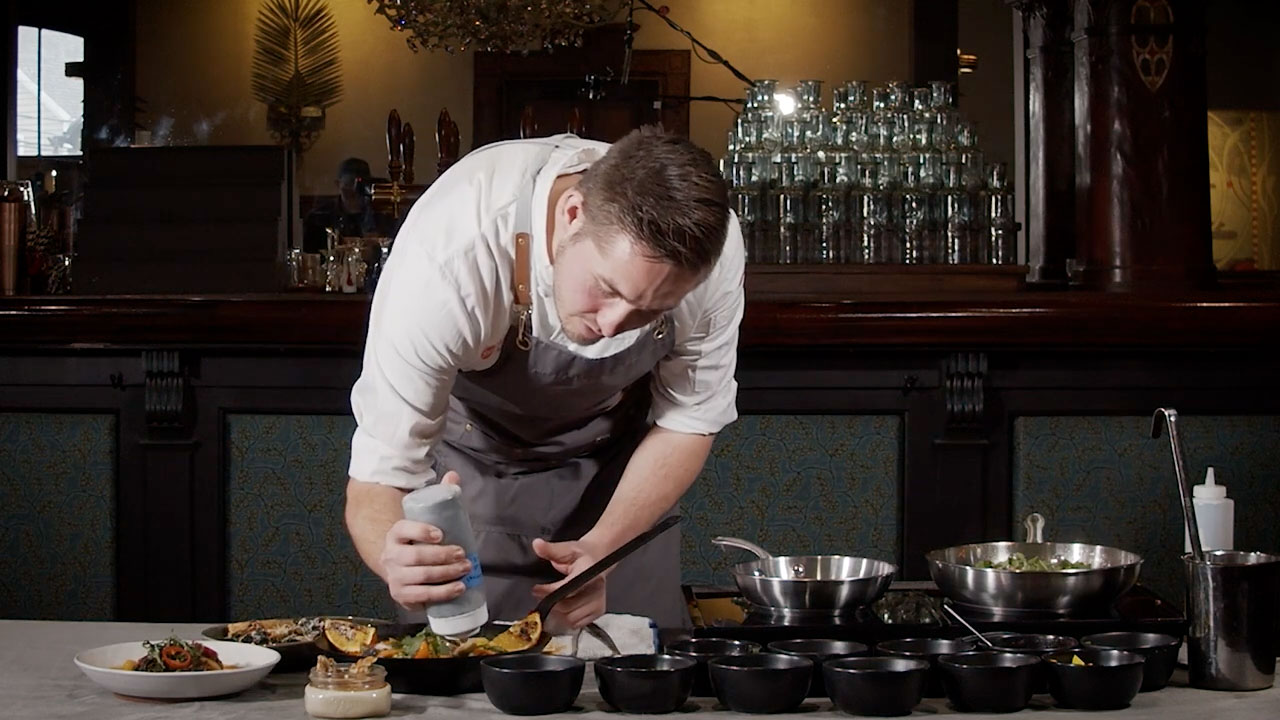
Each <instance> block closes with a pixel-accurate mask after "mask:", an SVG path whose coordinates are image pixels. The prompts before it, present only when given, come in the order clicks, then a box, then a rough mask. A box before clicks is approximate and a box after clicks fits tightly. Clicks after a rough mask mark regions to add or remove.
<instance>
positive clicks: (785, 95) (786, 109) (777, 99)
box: [773, 92, 796, 115]
mask: <svg viewBox="0 0 1280 720" xmlns="http://www.w3.org/2000/svg"><path fill="white" fill-rule="evenodd" d="M773 102H774V105H775V106H777V108H778V114H779V115H790V114H791V113H793V112H795V111H796V96H795V95H792V94H791V93H789V92H779V93H774V94H773Z"/></svg>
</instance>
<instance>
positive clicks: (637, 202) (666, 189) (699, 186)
mask: <svg viewBox="0 0 1280 720" xmlns="http://www.w3.org/2000/svg"><path fill="white" fill-rule="evenodd" d="M578 190H579V191H580V192H581V193H582V197H583V208H584V211H585V218H586V222H587V226H588V227H595V228H603V229H608V230H620V231H622V232H624V233H626V235H627V236H628V237H630V238H631V239H632V240H633V241H635V242H636V243H638V244H639V245H640V248H641V250H642V251H643V252H644V253H645V254H646V255H648V256H649V257H652V258H654V259H656V260H661V261H663V262H667V263H671V264H672V265H675V266H676V267H679V268H682V269H685V270H690V271H692V272H695V273H699V274H701V273H703V272H705V271H706V270H708V269H709V268H711V267H712V266H713V265H715V263H716V260H717V259H718V258H719V257H720V251H721V249H723V247H724V238H725V231H726V229H727V228H728V226H729V189H728V187H727V186H726V184H725V181H724V177H723V176H722V175H721V174H720V170H719V168H718V167H717V166H716V162H715V160H714V159H712V157H711V154H710V153H708V152H707V151H706V150H703V149H702V148H700V147H698V146H697V145H694V144H693V143H691V142H689V141H688V140H687V139H685V138H681V137H678V136H675V135H671V134H669V133H666V132H664V131H663V130H661V129H660V128H657V127H655V126H646V127H642V128H640V129H638V130H632V131H631V132H630V133H628V134H627V135H626V136H625V137H623V138H622V139H621V140H618V141H617V142H616V143H614V144H613V146H612V147H610V148H609V151H608V152H607V153H606V154H605V156H604V157H602V158H600V159H599V160H597V161H596V162H595V163H593V164H592V165H591V167H590V168H588V169H587V171H586V172H585V173H584V174H583V176H582V180H581V181H580V182H579V183H578Z"/></svg>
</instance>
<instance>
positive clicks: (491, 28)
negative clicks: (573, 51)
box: [366, 0, 630, 54]
mask: <svg viewBox="0 0 1280 720" xmlns="http://www.w3.org/2000/svg"><path fill="white" fill-rule="evenodd" d="M366 2H368V3H369V4H370V5H376V6H377V7H376V8H375V10H374V12H375V13H376V14H378V15H382V16H384V17H386V18H387V19H388V20H390V21H391V27H392V29H394V30H398V31H400V32H403V33H405V36H406V40H407V41H408V43H409V47H410V48H411V49H412V50H413V51H414V52H417V51H418V49H420V48H421V49H425V50H444V51H445V52H447V53H450V54H452V53H457V52H462V51H465V50H477V51H487V52H529V51H531V50H538V49H546V50H550V49H552V48H553V47H555V46H557V45H572V46H576V47H580V46H581V45H582V32H583V31H584V30H587V29H589V28H591V27H593V26H596V25H600V24H602V23H605V22H608V21H609V20H611V19H613V17H614V16H616V15H617V14H618V13H619V12H620V11H621V10H622V8H624V7H626V6H627V5H628V4H630V0H366Z"/></svg>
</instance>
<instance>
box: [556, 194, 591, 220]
mask: <svg viewBox="0 0 1280 720" xmlns="http://www.w3.org/2000/svg"><path fill="white" fill-rule="evenodd" d="M561 201H562V203H563V207H564V215H565V220H566V221H567V222H566V224H567V225H568V226H569V227H570V228H572V227H574V226H576V225H578V224H579V223H581V222H583V221H584V220H585V219H586V213H585V210H586V206H585V203H584V202H583V197H582V193H581V192H579V191H578V189H577V188H569V189H568V190H565V191H564V195H563V196H562V198H561Z"/></svg>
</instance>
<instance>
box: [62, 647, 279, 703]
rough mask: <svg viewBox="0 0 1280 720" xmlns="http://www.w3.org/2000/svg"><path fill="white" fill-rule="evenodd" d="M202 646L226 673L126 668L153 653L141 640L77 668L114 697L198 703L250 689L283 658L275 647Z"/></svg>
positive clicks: (105, 650) (96, 652)
mask: <svg viewBox="0 0 1280 720" xmlns="http://www.w3.org/2000/svg"><path fill="white" fill-rule="evenodd" d="M187 642H193V641H187ZM198 642H199V644H200V645H202V646H204V647H206V648H208V649H210V650H213V651H214V652H216V653H217V655H218V659H219V661H221V662H222V663H223V664H224V665H225V666H226V669H224V670H202V671H198V672H192V671H188V672H143V671H139V670H126V669H124V667H123V666H125V665H126V663H127V662H130V661H134V660H137V659H138V658H140V657H143V656H145V655H147V648H146V647H144V646H143V644H142V642H141V641H139V642H126V643H116V644H114V645H104V646H103V647H99V648H94V649H92V650H85V651H84V652H82V653H80V654H78V655H76V656H75V664H76V667H78V668H80V671H81V672H83V673H84V674H85V676H86V677H88V678H89V679H90V680H92V681H94V682H95V683H97V684H99V685H101V686H102V687H104V688H106V689H108V690H110V691H111V692H113V693H118V694H120V695H128V696H131V697H140V698H153V699H163V700H193V699H196V698H207V697H220V696H223V695H233V694H235V693H239V692H243V691H245V690H248V689H249V688H251V687H253V686H254V685H256V684H257V683H258V681H259V680H261V679H262V678H264V677H266V676H267V674H268V673H270V672H271V669H272V668H273V667H275V666H276V663H278V662H280V653H278V652H276V651H275V650H272V649H271V648H265V647H259V646H257V645H250V644H246V643H238V642H225V641H218V640H202V641H198Z"/></svg>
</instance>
